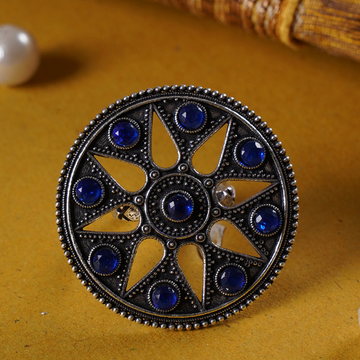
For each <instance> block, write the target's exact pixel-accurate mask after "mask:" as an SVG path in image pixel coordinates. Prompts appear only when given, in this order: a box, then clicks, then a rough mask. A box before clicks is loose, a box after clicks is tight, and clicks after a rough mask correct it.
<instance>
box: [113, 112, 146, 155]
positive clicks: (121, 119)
mask: <svg viewBox="0 0 360 360" xmlns="http://www.w3.org/2000/svg"><path fill="white" fill-rule="evenodd" d="M123 121H127V122H129V123H131V124H132V125H134V126H135V127H136V128H137V130H138V131H139V137H138V139H137V140H136V142H135V143H134V144H132V145H129V146H119V145H118V144H116V142H115V141H114V140H113V139H112V131H113V128H114V126H115V125H116V124H118V123H120V122H123ZM140 137H141V130H140V126H139V124H138V123H137V122H136V121H135V120H133V119H130V118H126V117H124V118H119V119H116V120H115V121H114V122H113V123H112V124H111V125H110V126H109V131H108V138H109V141H110V142H111V144H113V145H114V146H115V147H116V148H117V149H120V150H128V149H131V148H133V147H134V146H135V145H137V143H138V142H139V140H140Z"/></svg>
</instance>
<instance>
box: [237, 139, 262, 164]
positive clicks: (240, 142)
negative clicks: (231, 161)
mask: <svg viewBox="0 0 360 360" xmlns="http://www.w3.org/2000/svg"><path fill="white" fill-rule="evenodd" d="M249 140H253V141H256V142H258V143H259V144H261V145H262V147H263V149H264V152H265V155H264V160H263V161H262V162H261V163H260V164H258V165H256V166H247V165H246V164H244V163H243V162H242V161H241V159H239V158H238V157H237V150H238V147H239V146H243V145H244V144H245V143H246V142H247V141H249ZM234 158H235V160H236V161H237V162H238V163H239V165H240V166H241V167H243V168H244V169H257V168H258V167H259V166H261V165H262V164H263V163H264V161H265V159H266V148H265V146H264V144H262V143H261V142H260V141H259V140H258V139H256V138H253V137H248V138H244V139H241V140H239V141H238V142H237V144H236V145H235V147H234Z"/></svg>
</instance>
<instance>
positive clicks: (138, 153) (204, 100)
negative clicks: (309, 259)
mask: <svg viewBox="0 0 360 360" xmlns="http://www.w3.org/2000/svg"><path fill="white" fill-rule="evenodd" d="M155 116H157V117H158V118H159V119H160V121H161V123H162V125H163V126H164V127H165V128H166V130H167V132H168V133H169V135H170V137H171V138H172V140H173V142H174V144H175V145H176V149H177V156H178V159H177V161H176V164H175V165H173V166H171V167H169V168H163V167H160V166H158V165H157V164H156V163H155V161H154V160H153V156H152V152H151V133H152V124H153V118H154V117H155ZM224 126H225V127H226V134H225V140H224V144H223V148H222V152H221V155H220V159H219V162H218V164H217V167H216V168H215V170H214V171H213V172H211V173H210V174H202V173H200V172H199V171H197V170H196V169H195V167H194V165H193V161H192V160H193V156H194V154H195V153H196V151H197V150H198V149H199V148H200V147H201V146H202V145H203V144H204V143H205V142H206V141H208V140H209V139H210V138H211V137H212V136H213V135H214V134H215V133H216V132H217V131H218V130H220V129H222V128H223V127H224ZM101 159H112V160H113V161H115V162H119V164H120V162H127V163H130V164H132V165H136V166H137V167H139V168H140V169H141V170H142V171H143V172H144V174H145V184H144V186H143V187H142V188H141V189H140V190H137V191H129V190H127V189H125V187H123V186H122V185H121V184H120V182H118V181H116V180H115V179H114V178H113V177H112V176H111V175H110V172H109V171H108V170H107V168H106V166H105V165H104V166H103V165H102V162H101ZM294 176H295V174H294V172H293V168H292V165H291V163H290V160H289V157H288V156H287V155H286V151H285V149H284V148H283V147H282V143H281V142H280V141H279V140H278V138H277V136H276V135H275V134H274V133H273V130H272V129H271V128H269V127H268V126H267V124H266V122H264V121H262V119H261V117H260V116H256V115H255V113H254V111H252V110H249V108H248V107H247V106H244V105H242V104H241V102H239V101H235V100H234V98H232V97H228V96H226V95H225V94H220V93H219V92H218V91H212V90H210V89H203V88H202V87H194V86H185V85H181V86H177V85H174V86H171V87H170V86H163V87H155V88H154V89H152V88H150V89H148V90H146V91H144V90H142V91H139V92H138V93H134V94H132V95H131V96H126V97H124V98H123V99H120V100H117V101H116V102H115V103H113V104H110V105H109V106H108V107H107V108H105V109H104V110H102V111H101V113H99V114H98V115H97V116H96V117H95V118H94V119H93V120H91V121H90V124H89V125H88V126H86V127H85V128H84V131H83V132H81V133H80V135H79V138H78V139H76V140H75V142H74V145H73V146H71V147H70V152H69V153H68V154H67V157H66V161H65V162H64V166H63V169H62V170H61V176H60V178H59V184H58V188H57V195H56V209H57V210H56V217H57V219H56V223H57V226H58V228H57V231H58V233H59V240H60V241H61V247H62V249H63V251H64V254H65V256H66V257H67V259H68V260H67V261H68V263H69V264H70V265H71V268H72V271H73V272H74V273H75V274H76V277H77V278H79V279H80V281H81V284H82V285H84V286H86V288H87V290H88V291H89V292H91V293H92V294H93V296H94V297H95V298H97V299H98V300H99V302H100V303H102V304H104V305H105V306H106V307H107V308H109V309H112V311H114V312H115V313H119V314H120V315H121V316H122V317H125V318H127V319H129V320H134V321H136V322H137V323H141V324H143V325H148V326H152V327H160V328H167V329H170V330H172V329H176V330H183V329H186V330H191V329H199V328H204V327H207V326H209V325H213V324H215V323H217V322H221V321H223V320H225V319H226V318H229V317H231V316H233V315H234V314H236V313H238V312H239V311H241V310H243V309H245V308H246V307H247V306H248V305H250V304H252V303H253V301H254V300H256V299H257V298H258V297H259V296H260V295H261V294H262V293H263V292H264V291H265V290H266V289H267V288H268V287H269V286H270V285H271V284H272V283H273V282H274V280H275V278H276V277H277V275H278V274H279V272H280V270H281V269H282V267H283V266H284V265H285V261H286V259H287V258H288V254H289V252H290V251H291V249H292V244H293V243H294V237H295V235H296V228H297V226H298V216H299V213H298V211H299V205H298V202H299V197H298V195H297V192H298V191H297V185H296V181H295V179H294ZM235 182H236V184H239V188H240V189H241V186H245V185H246V184H252V185H254V184H255V183H256V184H260V185H263V188H262V189H261V190H259V191H257V192H256V194H255V195H253V196H250V197H249V198H245V199H242V200H241V201H237V191H238V190H236V191H235V188H234V186H233V184H234V183H235ZM107 214H112V215H113V216H114V218H115V219H113V221H116V222H119V223H121V224H125V225H126V224H128V225H129V224H132V223H134V222H138V225H137V226H136V227H135V229H131V230H130V231H127V232H117V231H106V230H101V231H100V230H99V231H95V230H89V229H87V227H88V226H89V225H91V224H93V223H95V222H96V221H98V220H99V219H101V218H103V217H104V216H107ZM224 223H227V224H231V226H233V227H234V228H235V229H236V230H237V231H238V232H239V235H242V237H243V238H245V240H246V243H247V244H248V245H250V246H251V248H252V249H253V251H254V254H247V253H246V251H244V253H243V252H241V251H240V252H238V251H234V250H232V249H229V248H227V247H226V246H225V245H224V244H223V243H222V240H223V235H224V226H223V224H224ZM225 234H226V231H225ZM149 238H152V239H156V240H157V241H158V242H159V243H160V244H161V246H162V252H163V254H162V258H161V260H160V261H159V263H157V265H156V266H155V267H154V268H153V269H151V270H150V271H149V272H148V273H147V274H145V275H144V276H143V277H142V278H141V279H140V280H139V281H137V282H136V283H135V284H134V285H131V286H130V287H129V286H128V282H129V278H130V274H131V271H132V265H133V263H134V259H135V260H136V252H137V249H138V247H139V245H140V244H141V243H142V242H143V241H144V240H145V239H149ZM186 245H193V246H195V247H196V248H197V249H198V252H199V255H201V259H200V257H199V261H202V262H203V269H204V275H203V284H202V295H201V296H197V295H196V293H195V291H194V290H193V288H192V287H191V284H190V282H189V281H188V280H187V278H186V276H185V274H184V272H183V269H182V267H181V266H180V265H179V261H178V254H179V251H180V250H181V249H182V248H183V247H185V246H186Z"/></svg>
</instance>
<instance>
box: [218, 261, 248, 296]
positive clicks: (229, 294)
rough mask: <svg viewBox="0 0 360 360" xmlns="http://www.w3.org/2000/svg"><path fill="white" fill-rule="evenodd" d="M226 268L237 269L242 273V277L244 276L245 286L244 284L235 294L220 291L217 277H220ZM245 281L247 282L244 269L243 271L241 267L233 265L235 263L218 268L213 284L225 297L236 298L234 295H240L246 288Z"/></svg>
mask: <svg viewBox="0 0 360 360" xmlns="http://www.w3.org/2000/svg"><path fill="white" fill-rule="evenodd" d="M228 267H237V268H239V269H240V270H241V271H242V272H243V273H244V275H245V284H244V286H243V287H242V288H241V289H240V290H239V291H237V292H235V293H232V294H231V293H227V292H225V291H223V290H222V289H221V286H220V284H219V276H220V273H221V271H222V270H224V269H226V268H228ZM247 281H248V276H247V273H246V271H245V269H244V268H243V267H242V266H240V265H239V264H235V263H229V264H225V265H222V266H220V267H219V268H218V269H217V270H216V274H215V284H216V288H217V289H218V290H219V291H220V292H221V293H222V294H223V295H226V296H236V295H239V294H241V293H242V292H243V291H244V289H245V288H246V285H247Z"/></svg>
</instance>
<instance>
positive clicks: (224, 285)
mask: <svg viewBox="0 0 360 360" xmlns="http://www.w3.org/2000/svg"><path fill="white" fill-rule="evenodd" d="M218 282H219V285H220V289H221V291H223V292H224V293H226V294H236V293H237V292H239V291H240V290H241V289H242V288H243V287H244V286H245V283H246V276H245V274H244V272H243V271H242V270H241V269H240V268H238V267H237V266H228V267H226V268H225V269H223V270H222V271H221V272H220V274H219V279H218Z"/></svg>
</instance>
